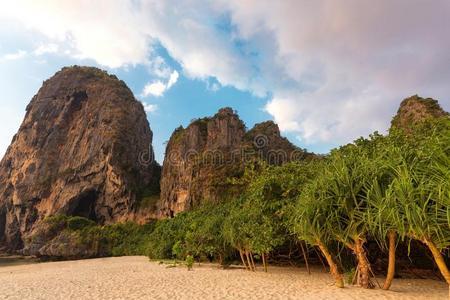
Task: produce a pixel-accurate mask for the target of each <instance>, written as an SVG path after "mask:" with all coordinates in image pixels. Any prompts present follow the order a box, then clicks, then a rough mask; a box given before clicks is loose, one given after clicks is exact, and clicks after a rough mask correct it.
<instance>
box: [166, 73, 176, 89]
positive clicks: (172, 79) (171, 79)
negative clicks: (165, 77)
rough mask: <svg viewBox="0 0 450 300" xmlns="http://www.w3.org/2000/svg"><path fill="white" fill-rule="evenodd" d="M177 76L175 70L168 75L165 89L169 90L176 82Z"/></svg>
mask: <svg viewBox="0 0 450 300" xmlns="http://www.w3.org/2000/svg"><path fill="white" fill-rule="evenodd" d="M178 77H179V74H178V72H177V71H176V70H175V71H173V72H172V73H171V74H170V77H169V81H167V85H166V89H170V88H171V87H172V86H173V85H174V84H175V83H176V82H177V81H178Z"/></svg>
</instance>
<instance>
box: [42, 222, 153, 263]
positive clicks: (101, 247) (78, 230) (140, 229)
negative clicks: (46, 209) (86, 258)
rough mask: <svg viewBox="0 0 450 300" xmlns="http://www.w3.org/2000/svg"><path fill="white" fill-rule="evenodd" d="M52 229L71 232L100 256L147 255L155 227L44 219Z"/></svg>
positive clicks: (150, 225) (129, 223)
mask: <svg viewBox="0 0 450 300" xmlns="http://www.w3.org/2000/svg"><path fill="white" fill-rule="evenodd" d="M45 222H46V223H47V224H49V226H50V230H58V231H61V230H68V231H70V232H72V233H74V234H76V236H77V237H78V239H79V241H80V242H81V243H83V244H85V245H88V247H89V248H91V249H94V250H95V252H96V253H97V255H98V256H123V255H146V254H147V249H148V238H149V236H150V233H151V232H152V231H153V227H154V224H146V225H138V224H136V223H133V222H126V223H116V224H112V225H104V226H101V225H96V223H95V222H93V221H92V220H89V219H86V218H83V217H78V216H65V215H55V216H51V217H48V218H46V219H45Z"/></svg>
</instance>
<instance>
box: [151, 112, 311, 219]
mask: <svg viewBox="0 0 450 300" xmlns="http://www.w3.org/2000/svg"><path fill="white" fill-rule="evenodd" d="M310 155H312V154H310V153H307V152H306V151H305V150H302V149H299V148H297V147H295V146H294V145H292V144H291V143H290V142H289V141H288V140H287V139H285V138H283V137H281V135H280V130H279V128H278V126H277V125H276V124H275V123H273V122H271V121H268V122H264V123H260V124H257V125H255V127H254V128H253V129H251V130H249V131H247V130H246V128H245V125H244V123H243V122H242V121H241V120H240V119H239V116H238V115H237V114H236V113H235V112H234V111H233V110H232V109H231V108H222V109H220V110H219V112H218V113H217V114H216V115H214V116H213V117H210V118H203V119H198V120H195V121H193V122H192V123H191V124H190V125H189V126H188V127H187V128H183V127H179V128H177V129H176V130H175V132H174V133H173V134H172V136H171V138H170V140H169V142H168V144H167V148H166V156H165V159H164V164H163V171H162V175H161V199H160V203H159V214H160V216H162V217H172V216H174V215H175V214H176V213H178V212H181V211H184V210H188V209H190V208H193V207H196V206H198V205H199V204H200V203H202V202H203V201H212V202H216V201H220V200H222V199H225V198H227V197H229V196H230V195H232V194H233V193H234V192H236V191H234V190H233V188H232V187H231V186H230V184H229V183H228V182H227V178H229V177H234V176H239V175H240V174H241V173H242V171H243V169H244V165H245V163H247V162H248V161H249V160H254V159H262V160H265V161H267V162H269V163H271V164H282V163H283V162H287V161H290V160H294V159H303V158H305V157H307V156H310Z"/></svg>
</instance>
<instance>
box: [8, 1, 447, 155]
mask: <svg viewBox="0 0 450 300" xmlns="http://www.w3.org/2000/svg"><path fill="white" fill-rule="evenodd" d="M0 7H1V10H0V91H1V92H0V120H1V126H0V157H1V156H3V154H4V152H5V151H6V149H7V147H8V145H9V144H10V142H11V139H12V137H13V135H14V134H15V133H16V132H17V130H18V128H19V126H20V123H21V121H22V119H23V117H24V114H25V108H26V106H27V104H28V103H29V101H30V100H31V98H32V97H33V95H34V94H36V93H37V91H38V89H39V87H40V86H41V85H42V82H43V81H44V80H45V79H47V78H49V77H51V76H52V75H53V74H54V73H55V72H56V71H58V70H59V69H61V68H62V67H63V66H67V65H75V64H76V65H90V66H96V67H99V68H102V69H105V70H107V71H108V72H109V73H112V74H116V75H117V76H118V77H119V78H120V79H122V80H124V81H125V82H126V83H127V85H128V86H129V87H130V89H131V90H132V91H133V93H134V95H135V97H136V99H138V100H139V101H141V102H142V103H143V104H144V107H145V110H146V112H147V116H148V120H149V123H150V127H151V129H152V131H153V133H154V139H153V146H154V149H155V153H156V157H157V160H158V161H159V162H162V160H163V157H164V150H165V143H166V142H167V140H168V139H169V137H170V134H171V133H172V131H173V130H174V129H175V128H176V127H178V126H179V125H183V126H187V125H188V124H189V122H190V121H191V120H192V119H194V118H198V117H203V116H209V115H213V114H214V113H215V112H216V111H217V110H218V109H219V108H221V107H224V106H231V107H233V108H234V109H236V110H237V111H238V113H239V115H240V117H241V119H243V120H244V122H245V123H246V125H247V127H249V128H251V127H252V126H253V125H254V124H255V123H258V122H262V121H265V120H269V119H270V120H274V121H275V122H276V123H278V124H279V126H280V129H281V131H282V134H283V135H284V136H286V137H288V138H289V139H290V140H291V141H292V142H293V143H294V144H296V145H298V146H300V147H302V148H307V149H308V150H310V151H314V152H318V153H326V152H328V151H329V150H330V149H331V148H333V147H336V146H338V145H341V144H345V143H348V142H351V141H353V140H354V139H356V138H358V137H360V136H367V135H368V134H370V133H372V132H373V131H380V132H382V133H383V132H385V131H386V129H387V128H388V127H389V124H390V120H391V118H392V116H393V115H394V114H395V113H396V110H397V108H398V106H399V103H400V102H401V100H402V99H404V98H406V97H408V96H411V95H415V94H418V95H420V96H422V97H432V98H435V99H437V100H439V102H440V103H441V105H442V106H443V108H444V109H446V110H447V111H449V110H450V31H449V28H450V1H448V0H431V1H425V0H395V1H391V0H379V1H369V0H342V1H334V0H317V1H310V0H284V1H270V0H246V1H242V0H216V1H207V0H97V1H90V0H78V1H71V0H47V1H44V0H32V1H22V0H15V1H9V0H0Z"/></svg>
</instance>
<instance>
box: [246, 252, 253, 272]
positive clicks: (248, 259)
mask: <svg viewBox="0 0 450 300" xmlns="http://www.w3.org/2000/svg"><path fill="white" fill-rule="evenodd" d="M245 256H246V257H247V263H248V266H249V270H250V271H253V266H252V262H251V261H250V256H249V255H248V250H245Z"/></svg>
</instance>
